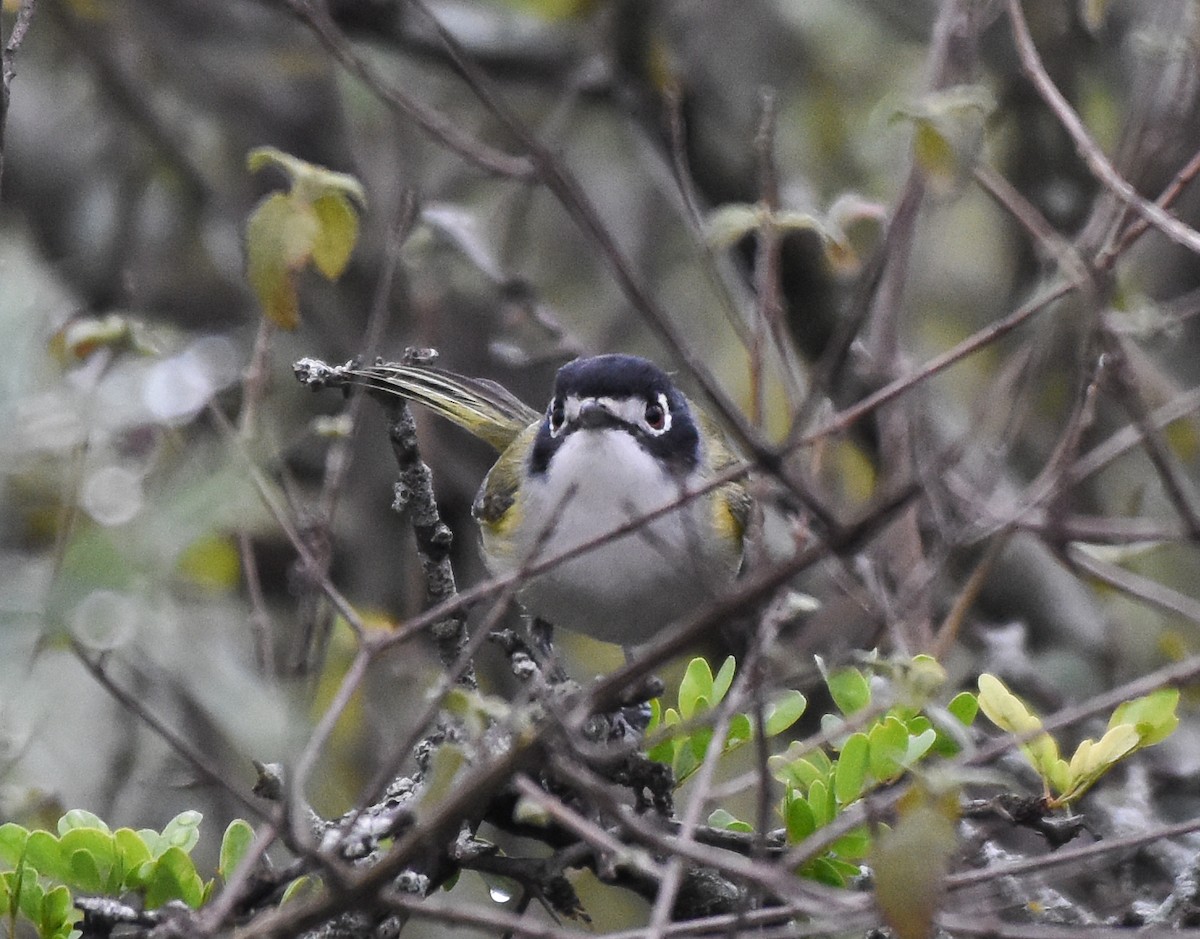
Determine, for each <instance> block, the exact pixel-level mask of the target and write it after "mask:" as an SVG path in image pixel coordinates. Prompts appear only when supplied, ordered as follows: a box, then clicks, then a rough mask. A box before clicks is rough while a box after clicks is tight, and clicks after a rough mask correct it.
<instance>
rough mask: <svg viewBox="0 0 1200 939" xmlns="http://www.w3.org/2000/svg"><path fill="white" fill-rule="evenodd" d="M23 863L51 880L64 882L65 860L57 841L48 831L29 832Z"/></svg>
mask: <svg viewBox="0 0 1200 939" xmlns="http://www.w3.org/2000/svg"><path fill="white" fill-rule="evenodd" d="M25 862H26V863H27V864H29V865H30V866H31V867H33V868H34V869H35V870H37V871H40V872H41V874H42V875H43V876H45V877H49V878H51V879H52V880H59V881H63V880H66V879H67V877H68V874H69V868H68V866H67V858H66V856H65V855H64V854H63V852H62V846H61V845H60V844H59V842H58V839H57V838H55V837H54V836H53V835H52V834H50V832H48V831H41V830H38V831H31V832H30V833H29V838H28V839H27V840H26V842H25Z"/></svg>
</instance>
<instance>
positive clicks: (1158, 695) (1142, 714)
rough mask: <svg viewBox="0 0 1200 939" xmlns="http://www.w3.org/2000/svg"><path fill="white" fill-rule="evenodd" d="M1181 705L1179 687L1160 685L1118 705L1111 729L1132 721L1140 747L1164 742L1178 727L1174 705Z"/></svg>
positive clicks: (1110, 724)
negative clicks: (1139, 696) (1144, 694)
mask: <svg viewBox="0 0 1200 939" xmlns="http://www.w3.org/2000/svg"><path fill="white" fill-rule="evenodd" d="M1178 704H1179V689H1177V688H1160V689H1159V690H1158V691H1153V692H1151V693H1150V694H1148V695H1146V696H1145V697H1142V698H1136V699H1135V700H1133V701H1126V702H1124V703H1123V704H1118V705H1117V707H1116V710H1114V711H1113V713H1112V717H1111V718H1109V721H1108V726H1109V728H1110V729H1111V728H1113V727H1116V726H1117V725H1119V724H1133V725H1135V726H1136V727H1137V730H1138V735H1139V737H1140V740H1139V743H1138V746H1140V747H1150V746H1153V745H1154V744H1156V743H1161V742H1162V741H1163V740H1165V739H1166V738H1167V737H1169V736H1170V735H1171V732H1172V731H1174V730H1175V728H1176V727H1178V726H1179V717H1178V716H1177V715H1176V713H1175V708H1176V706H1177V705H1178Z"/></svg>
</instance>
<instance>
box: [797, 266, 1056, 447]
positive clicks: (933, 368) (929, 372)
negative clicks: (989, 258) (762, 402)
mask: <svg viewBox="0 0 1200 939" xmlns="http://www.w3.org/2000/svg"><path fill="white" fill-rule="evenodd" d="M1072 289H1073V286H1072V285H1071V284H1068V283H1062V284H1058V285H1057V286H1054V287H1051V288H1050V289H1049V290H1048V291H1047V292H1046V293H1043V294H1042V295H1041V296H1038V297H1034V298H1033V299H1032V300H1028V301H1026V302H1025V303H1024V304H1022V305H1021V306H1020V307H1018V308H1017V309H1016V310H1014V311H1013V312H1012V313H1010V314H1009V315H1008V316H1006V317H1004V319H1001V320H997V321H996V322H995V323H991V324H989V325H987V326H985V327H984V328H983V329H981V330H978V331H977V332H975V333H973V334H971V335H970V336H968V337H967V338H966V339H964V340H963V341H962V342H960V343H958V344H957V345H955V346H954V347H953V348H950V349H947V350H946V351H945V352H943V353H941V354H940V355H936V356H934V357H933V358H932V359H930V360H929V361H928V362H926V363H925V364H924V365H923V366H921V368H919V369H917V371H915V372H914V373H913V374H911V375H905V376H902V377H900V378H897V379H895V380H894V381H891V382H889V383H888V384H886V385H884V386H883V387H882V388H880V389H879V390H878V391H876V392H874V393H873V394H869V395H867V396H866V397H865V398H863V399H862V400H861V401H858V402H856V403H854V404H852V405H850V407H848V408H845V409H843V410H841V411H839V412H838V413H837V414H835V415H834V416H833V417H831V418H830V419H829V420H828V421H826V422H825V423H824V424H822V425H821V426H820V427H817V428H816V429H814V430H811V431H809V432H807V433H806V434H804V435H803V436H802V437H800V438H799V439H798V440H796V441H795V443H794V444H793V446H795V447H807V446H811V445H812V444H814V443H816V442H817V441H819V440H822V439H823V438H825V437H828V436H830V435H833V434H840V433H842V432H844V431H845V430H846V429H847V428H849V427H850V426H851V425H853V424H854V423H855V422H856V421H859V420H861V419H862V418H863V417H865V416H866V415H867V414H869V413H871V412H872V411H874V410H875V409H877V408H879V407H881V406H882V405H884V404H887V403H888V402H889V401H892V400H894V399H895V398H897V397H899V396H900V395H902V394H904V393H905V392H906V391H908V390H909V389H911V388H912V387H914V386H915V385H918V384H920V383H921V382H923V381H925V380H926V379H928V378H930V377H932V376H933V375H936V374H937V373H938V372H941V371H944V370H945V369H947V368H949V367H950V366H951V365H954V364H955V363H957V362H960V361H962V360H963V359H965V358H966V357H967V356H969V355H972V354H974V353H976V352H978V351H979V350H980V349H983V348H984V347H986V346H989V345H991V344H992V343H993V342H995V341H996V340H997V339H999V338H1001V337H1002V336H1006V335H1007V334H1008V333H1010V332H1012V331H1013V330H1014V329H1016V328H1017V327H1018V326H1020V325H1022V324H1023V323H1024V322H1025V321H1026V320H1028V319H1030V318H1032V317H1033V316H1034V315H1036V314H1038V313H1040V312H1042V311H1043V310H1045V309H1046V308H1047V307H1049V306H1050V305H1051V304H1053V303H1054V302H1055V301H1056V300H1060V299H1062V298H1063V297H1065V296H1066V295H1067V294H1068V293H1070V292H1071V290H1072Z"/></svg>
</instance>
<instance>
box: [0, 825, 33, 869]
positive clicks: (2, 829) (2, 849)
mask: <svg viewBox="0 0 1200 939" xmlns="http://www.w3.org/2000/svg"><path fill="white" fill-rule="evenodd" d="M27 840H29V831H28V830H27V829H25V828H22V827H21V826H20V825H18V824H16V823H15V822H6V823H5V824H3V825H0V863H2V864H7V865H8V866H10V867H16V865H17V862H18V861H19V860H21V855H23V854H24V853H25V842H26V841H27Z"/></svg>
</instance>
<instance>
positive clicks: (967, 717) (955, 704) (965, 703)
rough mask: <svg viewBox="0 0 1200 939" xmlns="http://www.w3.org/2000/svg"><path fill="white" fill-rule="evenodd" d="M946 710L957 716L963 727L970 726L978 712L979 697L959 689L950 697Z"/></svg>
mask: <svg viewBox="0 0 1200 939" xmlns="http://www.w3.org/2000/svg"><path fill="white" fill-rule="evenodd" d="M946 710H947V711H949V712H950V713H951V714H953V715H954V716H955V717H956V718H958V721H959V723H960V724H962V725H963V726H964V727H970V726H971V725H972V724H974V723H975V717H976V715H978V714H979V699H978V698H976V697H975V695H973V694H971V692H969V691H961V692H959V693H958V694H956V695H955V696H954V697H953V698H951V699H950V703H949V704H947V705H946Z"/></svg>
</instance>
